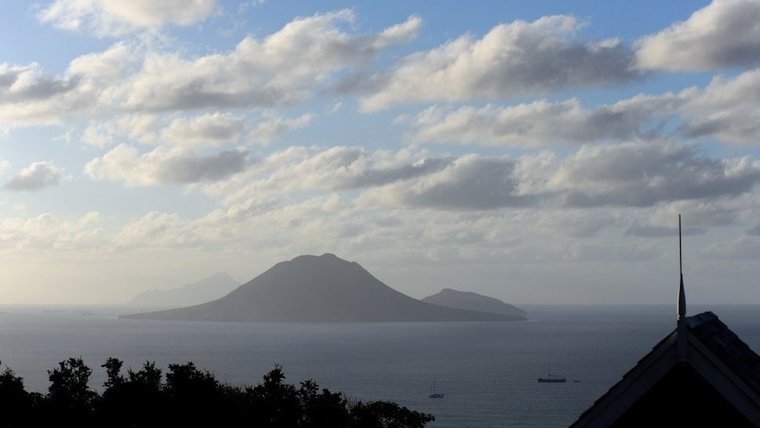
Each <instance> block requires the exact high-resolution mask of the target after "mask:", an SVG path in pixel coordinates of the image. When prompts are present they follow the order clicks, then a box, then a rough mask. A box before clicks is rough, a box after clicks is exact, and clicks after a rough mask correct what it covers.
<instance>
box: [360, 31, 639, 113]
mask: <svg viewBox="0 0 760 428" xmlns="http://www.w3.org/2000/svg"><path fill="white" fill-rule="evenodd" d="M581 26H582V23H581V22H579V21H578V20H577V19H575V18H574V17H571V16H547V17H543V18H540V19H538V20H536V21H534V22H524V21H515V22H512V23H510V24H502V25H498V26H496V27H494V28H493V29H491V31H489V32H488V33H487V34H486V35H484V36H483V37H482V38H481V39H474V38H473V37H472V36H470V35H465V36H462V37H459V38H457V39H455V40H453V41H450V42H447V43H446V44H444V45H442V46H439V47H436V48H434V49H432V50H429V51H424V52H418V53H415V54H412V55H410V56H408V57H406V58H404V59H403V60H402V61H401V62H400V63H399V64H397V65H395V66H394V67H393V68H392V69H391V70H390V71H389V72H388V73H386V74H385V75H383V76H376V78H375V82H374V83H373V84H372V85H371V86H373V87H372V88H367V90H369V92H370V93H369V94H368V95H366V96H364V97H363V98H362V99H361V106H362V108H363V109H364V110H368V111H374V110H380V109H384V108H388V107H390V106H393V105H397V104H403V103H416V102H428V101H465V100H470V99H498V98H510V97H515V96H521V95H528V94H536V93H545V92H548V91H552V90H561V89H566V88H573V87H581V86H594V85H606V84H611V83H620V82H626V81H629V80H631V79H633V78H635V77H636V72H635V71H633V69H632V65H633V53H632V51H631V50H630V49H629V48H628V47H626V46H625V45H624V44H623V43H622V42H620V41H618V40H603V41H599V42H595V43H583V42H581V41H579V40H577V39H576V38H575V37H574V34H575V33H576V32H577V31H578V30H579V28H580V27H581Z"/></svg>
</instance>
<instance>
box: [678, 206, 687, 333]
mask: <svg viewBox="0 0 760 428" xmlns="http://www.w3.org/2000/svg"><path fill="white" fill-rule="evenodd" d="M678 270H679V273H680V274H681V285H680V287H679V289H678V320H679V321H680V320H682V319H683V318H684V316H686V292H685V291H684V289H683V256H682V252H681V214H678Z"/></svg>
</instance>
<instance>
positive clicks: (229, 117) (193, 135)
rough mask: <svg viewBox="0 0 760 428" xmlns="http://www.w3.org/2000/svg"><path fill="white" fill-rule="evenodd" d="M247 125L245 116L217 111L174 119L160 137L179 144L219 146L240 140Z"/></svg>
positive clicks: (165, 140)
mask: <svg viewBox="0 0 760 428" xmlns="http://www.w3.org/2000/svg"><path fill="white" fill-rule="evenodd" d="M245 127H246V119H245V118H244V117H243V116H237V115H234V114H231V113H220V112H216V113H211V114H204V115H200V116H195V117H191V118H178V119H174V120H172V121H171V123H170V124H169V125H168V126H167V127H166V128H164V129H163V130H162V131H161V134H160V139H161V140H163V141H164V142H167V143H170V144H174V145H178V146H218V145H221V144H224V143H229V142H233V141H236V140H238V139H239V138H240V136H241V135H242V134H243V131H244V129H245Z"/></svg>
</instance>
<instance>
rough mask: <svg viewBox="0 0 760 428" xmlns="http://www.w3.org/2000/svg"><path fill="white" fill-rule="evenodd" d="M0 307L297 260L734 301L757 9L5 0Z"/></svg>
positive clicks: (758, 163)
mask: <svg viewBox="0 0 760 428" xmlns="http://www.w3.org/2000/svg"><path fill="white" fill-rule="evenodd" d="M2 12H3V13H0V265H1V266H2V269H0V305H6V304H121V303H125V302H127V301H128V300H130V299H131V298H132V297H134V296H135V295H137V294H139V293H141V292H144V291H146V290H151V289H173V288H177V287H181V286H183V285H185V284H189V283H193V282H196V281H199V280H201V279H203V278H205V277H208V276H209V275H211V274H213V273H215V272H225V273H227V274H229V275H230V276H232V277H233V278H235V279H236V280H238V281H240V283H241V284H242V283H245V282H247V281H249V280H250V279H252V278H254V277H255V276H257V275H259V274H260V273H262V272H264V271H265V270H267V269H268V268H270V267H271V266H273V265H274V264H276V263H278V262H281V261H286V260H290V259H293V258H295V257H297V256H299V255H303V254H313V255H320V254H323V253H334V254H336V255H338V256H339V257H341V258H344V259H346V260H350V261H356V262H357V263H359V264H361V265H362V266H363V267H364V268H365V269H367V270H368V271H369V272H370V273H371V274H373V275H374V276H375V277H377V278H378V279H379V280H381V281H383V282H384V283H386V284H387V285H389V286H390V287H392V288H394V289H396V290H398V291H400V292H402V293H404V294H407V295H409V296H411V297H415V298H422V297H425V296H428V295H431V294H434V293H436V292H438V291H440V290H441V289H443V288H453V289H457V290H463V291H474V292H477V293H480V294H484V295H487V296H492V297H496V298H499V299H501V300H503V301H505V302H507V303H510V304H514V305H518V306H519V305H521V304H565V303H567V304H671V302H675V294H676V287H677V285H678V238H677V215H678V213H681V214H682V215H683V225H684V272H685V280H686V292H687V298H688V302H689V304H732V303H742V304H760V293H758V292H757V289H756V283H757V278H758V277H760V263H759V261H760V216H758V215H757V213H758V212H760V194H758V183H760V125H758V123H760V116H759V115H758V113H757V112H758V111H760V97H758V95H757V94H758V93H760V68H758V67H760V1H756V0H742V1H720V0H716V1H713V2H709V1H697V2H668V3H665V4H663V3H662V2H654V1H640V2H625V1H590V2H578V3H575V2H572V3H571V2H552V1H535V2H529V3H527V2H517V1H515V2H512V1H506V2H470V3H467V4H465V3H457V2H430V3H420V2H403V1H392V2H383V3H382V4H380V3H377V2H371V1H353V2H349V1H335V2H329V3H321V2H319V3H317V2H307V1H303V0H300V1H295V0H294V1H286V0H283V1H264V0H256V1H231V0H197V1H194V2H185V1H180V0H171V1H162V2H160V3H156V2H145V1H135V2H107V1H102V0H43V1H40V2H34V3H33V4H32V3H28V2H7V3H5V4H3V5H2Z"/></svg>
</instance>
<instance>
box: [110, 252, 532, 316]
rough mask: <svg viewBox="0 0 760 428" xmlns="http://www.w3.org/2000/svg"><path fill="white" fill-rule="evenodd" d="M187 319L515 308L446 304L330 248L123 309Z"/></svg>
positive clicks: (456, 313)
mask: <svg viewBox="0 0 760 428" xmlns="http://www.w3.org/2000/svg"><path fill="white" fill-rule="evenodd" d="M122 318H130V319H160V320H188V321H238V322H251V321H274V322H380V321H513V320H522V319H525V318H524V317H522V316H519V315H514V314H499V313H487V312H478V311H471V310H463V309H453V308H446V307H443V306H436V305H432V304H429V303H425V302H421V301H419V300H416V299H413V298H411V297H409V296H406V295H404V294H402V293H399V292H398V291H396V290H394V289H392V288H390V287H388V286H387V285H385V284H384V283H383V282H381V281H380V280H378V279H377V278H375V277H374V276H372V275H371V274H370V273H369V272H367V271H366V270H365V269H364V268H362V267H361V266H360V265H359V264H358V263H356V262H348V261H346V260H343V259H340V258H338V257H336V256H335V255H333V254H324V255H322V256H299V257H296V258H295V259H293V260H290V261H287V262H281V263H278V264H276V265H274V266H273V267H272V268H270V269H269V270H267V271H266V272H264V273H262V274H261V275H259V276H257V277H256V278H254V279H252V280H250V281H249V282H247V283H245V284H243V285H241V286H240V287H238V288H237V289H236V290H234V291H232V292H230V293H229V294H227V295H226V296H224V297H222V298H221V299H218V300H214V301H212V302H208V303H204V304H201V305H195V306H190V307H185V308H178V309H170V310H165V311H156V312H147V313H139V314H131V315H124V316H122Z"/></svg>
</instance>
